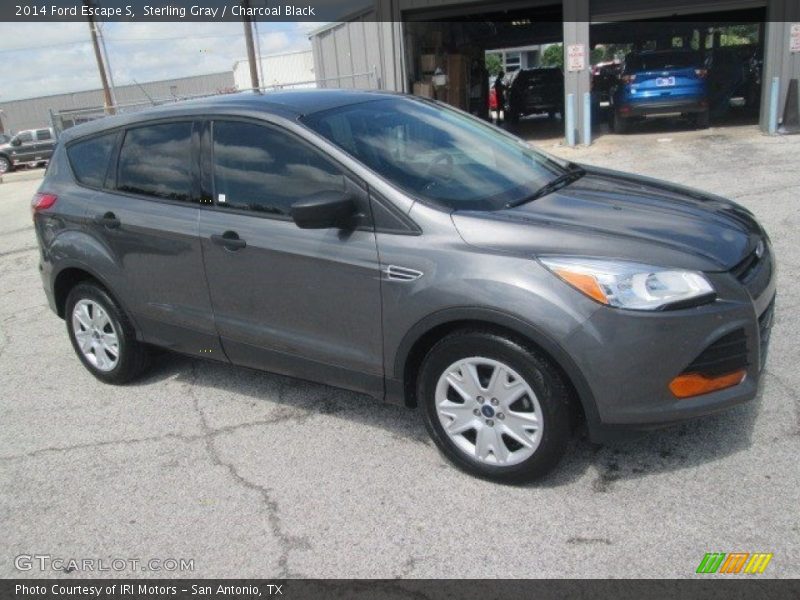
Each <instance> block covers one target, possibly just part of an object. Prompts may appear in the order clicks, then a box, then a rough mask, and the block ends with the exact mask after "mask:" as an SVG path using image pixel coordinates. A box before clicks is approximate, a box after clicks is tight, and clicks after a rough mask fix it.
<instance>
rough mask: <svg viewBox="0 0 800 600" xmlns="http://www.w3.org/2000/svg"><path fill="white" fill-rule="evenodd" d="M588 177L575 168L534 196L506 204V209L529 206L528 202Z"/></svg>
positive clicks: (549, 183)
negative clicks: (523, 205)
mask: <svg viewBox="0 0 800 600" xmlns="http://www.w3.org/2000/svg"><path fill="white" fill-rule="evenodd" d="M584 175H586V171H584V170H583V169H581V168H580V167H573V168H572V169H570V170H569V171H567V172H566V173H562V174H561V175H559V176H558V177H556V178H555V179H552V180H551V181H548V182H547V183H545V184H544V185H543V186H542V187H540V188H539V189H538V190H536V191H535V192H534V193H533V194H532V195H530V196H526V197H525V198H522V199H520V200H516V201H515V202H509V203H508V204H506V208H514V207H515V206H520V205H522V204H527V203H528V202H533V201H534V200H536V199H537V198H541V197H542V196H546V195H547V194H552V193H553V192H555V191H556V190H560V189H561V188H563V187H564V186H566V185H569V184H570V183H572V182H573V181H577V180H578V179H580V178H581V177H583V176H584Z"/></svg>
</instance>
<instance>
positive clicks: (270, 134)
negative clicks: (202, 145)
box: [213, 121, 345, 216]
mask: <svg viewBox="0 0 800 600" xmlns="http://www.w3.org/2000/svg"><path fill="white" fill-rule="evenodd" d="M213 156H214V193H215V195H216V203H217V206H219V207H230V208H237V209H245V210H252V211H255V212H261V213H266V214H274V215H282V216H283V215H288V214H289V209H290V207H291V205H292V204H293V203H294V202H296V201H297V200H300V199H302V198H305V197H307V196H310V195H311V194H315V193H318V192H325V191H339V192H341V191H344V189H345V178H344V173H342V171H341V170H340V169H339V168H338V167H337V166H336V165H335V164H334V163H333V162H331V161H330V160H328V159H327V158H325V157H324V156H323V155H322V154H320V153H319V152H317V151H315V150H313V149H312V148H311V147H309V146H307V145H306V144H305V143H303V142H301V141H300V140H299V139H297V138H295V137H294V136H292V135H289V134H288V133H285V132H283V131H280V130H278V129H276V128H273V127H267V126H263V125H258V124H255V123H246V122H240V121H215V122H214V145H213Z"/></svg>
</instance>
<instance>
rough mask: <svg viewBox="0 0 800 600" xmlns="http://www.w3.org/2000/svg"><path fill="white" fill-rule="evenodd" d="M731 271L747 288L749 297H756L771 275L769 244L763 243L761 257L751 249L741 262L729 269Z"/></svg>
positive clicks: (761, 292) (762, 291)
mask: <svg viewBox="0 0 800 600" xmlns="http://www.w3.org/2000/svg"><path fill="white" fill-rule="evenodd" d="M731 273H733V275H734V276H735V277H736V279H738V280H739V281H740V282H741V283H742V285H744V287H745V288H747V291H748V292H750V296H751V297H753V298H758V297H759V296H760V295H761V294H763V293H764V290H765V289H767V286H768V285H769V280H770V278H771V277H772V255H771V253H770V251H769V245H768V244H766V243H765V244H764V253H763V254H762V255H761V257H759V256H758V254H756V251H755V250H753V251H752V252H751V253H750V254H748V255H747V257H746V258H745V259H744V260H743V261H742V262H740V263H739V264H738V265H736V266H735V267H733V269H731Z"/></svg>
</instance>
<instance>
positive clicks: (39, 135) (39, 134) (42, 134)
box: [36, 129, 53, 142]
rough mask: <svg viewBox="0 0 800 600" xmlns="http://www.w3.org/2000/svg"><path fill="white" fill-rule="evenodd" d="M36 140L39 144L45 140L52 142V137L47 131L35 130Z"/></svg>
mask: <svg viewBox="0 0 800 600" xmlns="http://www.w3.org/2000/svg"><path fill="white" fill-rule="evenodd" d="M36 139H37V140H39V141H40V142H44V141H45V140H52V139H53V136H52V135H50V130H49V129H37V130H36Z"/></svg>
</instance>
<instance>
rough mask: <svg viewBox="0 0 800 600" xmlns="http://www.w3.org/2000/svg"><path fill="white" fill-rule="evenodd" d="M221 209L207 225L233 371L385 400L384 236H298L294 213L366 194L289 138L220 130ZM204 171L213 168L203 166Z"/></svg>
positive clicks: (215, 180) (263, 131) (216, 173)
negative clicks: (249, 370)
mask: <svg viewBox="0 0 800 600" xmlns="http://www.w3.org/2000/svg"><path fill="white" fill-rule="evenodd" d="M212 130H213V133H212V134H211V137H212V139H213V141H209V142H208V143H207V144H204V151H205V150H209V151H211V155H212V156H213V160H212V161H210V162H212V163H213V165H209V167H210V170H211V171H212V176H211V177H209V178H208V185H210V186H212V190H213V192H212V193H213V198H214V202H215V209H213V210H204V211H202V212H201V216H200V238H201V240H202V245H203V255H204V257H205V267H206V276H207V279H208V284H209V289H210V294H211V302H212V306H213V309H214V316H215V320H216V324H217V330H218V331H219V334H220V337H221V339H222V345H223V347H224V349H225V352H226V354H227V355H228V357H229V358H230V360H231V361H232V362H234V363H238V364H241V365H246V366H250V367H256V368H260V369H266V370H269V371H274V372H279V373H284V374H287V375H291V376H295V377H301V378H306V379H312V380H316V381H321V382H325V383H329V384H331V385H336V386H341V387H348V388H350V389H357V390H359V391H363V392H367V393H370V394H373V395H375V396H382V394H383V366H382V365H383V360H382V357H383V351H382V341H381V340H382V334H381V303H380V273H379V267H378V252H377V246H376V240H375V233H374V229H373V228H372V226H371V222H369V218H366V221H365V223H367V225H362V226H360V227H357V228H354V229H352V230H343V229H336V228H331V229H300V228H298V227H297V225H296V224H295V223H294V222H293V221H292V219H291V217H290V216H289V208H290V206H291V204H292V203H293V202H295V201H297V200H300V199H302V198H304V197H306V196H308V195H310V194H314V193H317V192H322V191H330V190H339V191H342V190H344V189H345V188H346V186H348V189H352V190H354V191H355V192H356V193H355V195H356V196H357V197H358V202H360V203H361V207H360V209H361V210H362V211H364V214H366V215H368V214H369V207H368V201H367V197H366V194H365V193H363V191H361V192H359V191H358V190H361V188H360V187H359V184H357V183H355V182H354V180H353V179H352V178H350V177H349V176H348V175H347V174H346V173H345V172H344V170H343V169H342V168H340V167H339V166H338V165H337V164H335V163H334V162H333V161H332V160H330V159H329V158H327V157H326V156H324V155H323V154H321V153H320V152H319V151H317V150H316V149H314V148H313V147H311V146H310V145H308V144H307V143H306V142H304V141H302V140H300V139H299V138H297V137H296V136H295V135H294V134H291V133H289V132H288V131H286V130H283V129H281V128H278V127H275V126H272V125H266V124H262V123H256V122H252V121H235V120H217V121H215V122H214V123H213V124H212ZM204 163H205V161H204Z"/></svg>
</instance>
